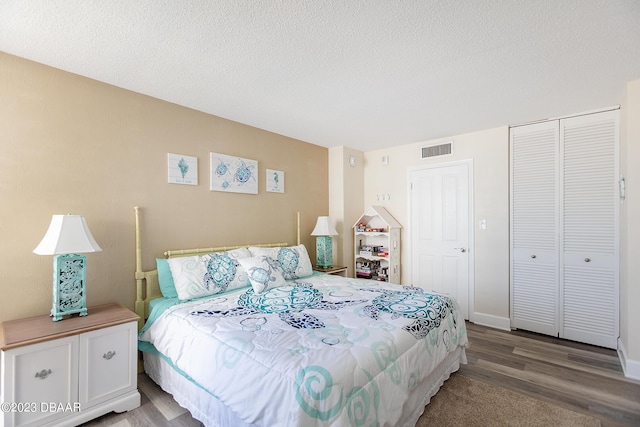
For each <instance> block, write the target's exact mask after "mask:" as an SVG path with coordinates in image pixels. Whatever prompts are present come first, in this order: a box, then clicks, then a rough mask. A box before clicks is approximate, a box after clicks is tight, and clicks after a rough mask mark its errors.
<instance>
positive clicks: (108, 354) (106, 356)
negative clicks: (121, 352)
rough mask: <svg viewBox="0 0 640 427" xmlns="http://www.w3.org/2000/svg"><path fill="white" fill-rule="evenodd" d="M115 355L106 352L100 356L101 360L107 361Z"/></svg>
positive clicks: (113, 352) (111, 352) (112, 352)
mask: <svg viewBox="0 0 640 427" xmlns="http://www.w3.org/2000/svg"><path fill="white" fill-rule="evenodd" d="M115 355H116V352H115V351H108V352H106V353H105V354H103V355H102V358H103V359H107V360H111V358H112V357H113V356H115Z"/></svg>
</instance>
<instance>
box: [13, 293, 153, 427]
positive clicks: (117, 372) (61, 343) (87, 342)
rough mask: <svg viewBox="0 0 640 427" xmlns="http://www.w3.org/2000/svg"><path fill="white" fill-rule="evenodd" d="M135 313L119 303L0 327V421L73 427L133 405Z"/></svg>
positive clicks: (135, 390)
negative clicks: (64, 316)
mask: <svg viewBox="0 0 640 427" xmlns="http://www.w3.org/2000/svg"><path fill="white" fill-rule="evenodd" d="M137 328H138V316H137V315H136V314H135V313H133V312H131V311H129V310H127V309H126V308H124V307H122V306H120V305H118V304H105V305H100V306H96V307H90V308H89V309H88V315H87V316H83V317H80V316H78V317H72V318H69V319H64V320H61V321H59V322H53V321H52V320H51V316H48V315H43V316H36V317H29V318H25V319H18V320H10V321H6V322H2V324H1V325H0V356H1V359H0V362H1V368H2V371H1V375H0V377H1V379H2V383H1V384H0V400H1V402H2V410H3V411H2V413H1V414H0V416H1V417H2V419H0V426H4V427H17V426H23V425H24V426H26V425H29V426H50V425H51V426H52V425H55V426H75V425H78V424H81V423H83V422H86V421H89V420H91V419H93V418H96V417H99V416H101V415H104V414H106V413H108V412H111V411H115V412H124V411H129V410H131V409H134V408H137V407H138V406H140V394H139V393H138V388H137V367H138V365H137V339H138V334H137V332H138V329H137Z"/></svg>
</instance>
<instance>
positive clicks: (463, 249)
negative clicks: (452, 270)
mask: <svg viewBox="0 0 640 427" xmlns="http://www.w3.org/2000/svg"><path fill="white" fill-rule="evenodd" d="M453 249H455V250H457V251H460V252H467V248H453Z"/></svg>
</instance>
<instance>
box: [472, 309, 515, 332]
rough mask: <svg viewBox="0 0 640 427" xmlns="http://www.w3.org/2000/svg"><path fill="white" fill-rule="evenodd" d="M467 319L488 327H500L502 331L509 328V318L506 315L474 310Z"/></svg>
mask: <svg viewBox="0 0 640 427" xmlns="http://www.w3.org/2000/svg"><path fill="white" fill-rule="evenodd" d="M469 320H470V321H471V322H473V323H477V324H478V325H482V326H489V327H490V328H496V329H502V330H504V331H510V330H511V319H509V318H508V317H500V316H494V315H492V314H484V313H478V312H474V313H473V316H471V319H469Z"/></svg>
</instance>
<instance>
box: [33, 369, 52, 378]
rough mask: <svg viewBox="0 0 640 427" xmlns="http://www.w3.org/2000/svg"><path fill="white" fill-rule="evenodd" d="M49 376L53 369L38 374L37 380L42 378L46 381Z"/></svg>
mask: <svg viewBox="0 0 640 427" xmlns="http://www.w3.org/2000/svg"><path fill="white" fill-rule="evenodd" d="M49 375H51V369H43V370H42V371H40V372H36V378H40V379H41V380H44V379H46V378H47V377H48V376H49Z"/></svg>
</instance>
